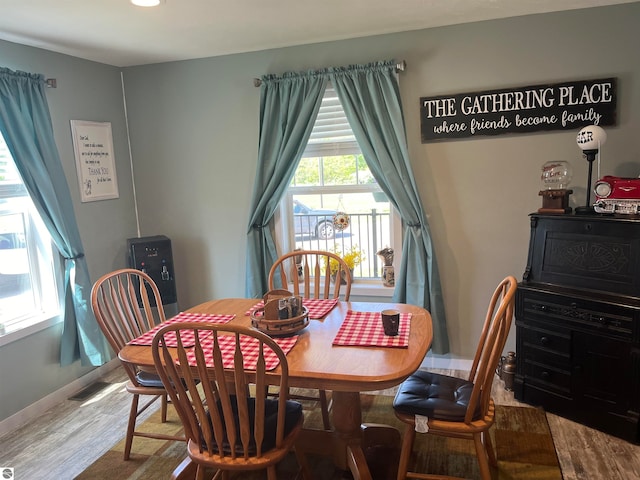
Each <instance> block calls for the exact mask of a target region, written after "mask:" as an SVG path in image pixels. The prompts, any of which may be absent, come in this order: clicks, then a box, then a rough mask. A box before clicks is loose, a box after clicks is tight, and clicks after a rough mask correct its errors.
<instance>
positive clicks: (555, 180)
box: [538, 160, 573, 213]
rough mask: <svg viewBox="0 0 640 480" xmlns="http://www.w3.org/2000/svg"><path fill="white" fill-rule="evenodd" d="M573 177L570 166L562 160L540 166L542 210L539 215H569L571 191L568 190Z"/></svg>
mask: <svg viewBox="0 0 640 480" xmlns="http://www.w3.org/2000/svg"><path fill="white" fill-rule="evenodd" d="M572 176H573V170H572V169H571V164H569V162H565V161H563V160H560V161H551V162H547V163H545V164H544V165H542V175H541V176H540V180H541V181H542V190H540V193H538V195H540V196H541V197H542V208H539V209H538V212H539V213H571V207H570V206H569V195H571V194H572V193H573V190H570V189H568V188H567V187H568V186H569V182H571V178H572Z"/></svg>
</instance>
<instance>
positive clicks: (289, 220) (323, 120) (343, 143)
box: [275, 84, 402, 297]
mask: <svg viewBox="0 0 640 480" xmlns="http://www.w3.org/2000/svg"><path fill="white" fill-rule="evenodd" d="M336 104H337V105H336ZM327 132H330V134H329V135H327ZM359 154H362V150H361V149H360V146H359V145H358V143H357V141H356V139H355V137H354V135H353V132H352V131H351V126H350V125H349V123H348V121H347V119H346V116H345V114H344V110H343V109H342V105H341V104H340V101H339V100H338V96H337V93H336V92H335V90H334V89H333V87H332V86H331V85H330V84H329V85H328V86H327V90H326V91H325V95H324V97H323V106H322V107H321V109H320V112H319V113H318V118H317V120H316V124H315V125H314V129H313V131H312V133H311V136H310V138H309V143H308V145H307V148H306V149H305V152H304V154H303V156H302V158H309V157H328V156H336V155H359ZM332 192H333V193H363V192H372V193H373V192H382V190H381V189H380V187H379V186H378V185H377V183H376V184H375V185H367V184H358V185H328V186H303V187H299V186H290V187H288V188H287V191H286V192H285V195H283V198H282V200H281V202H280V205H279V207H278V209H277V211H276V214H275V233H276V243H277V244H278V245H279V246H280V248H281V252H288V251H291V250H293V249H294V248H295V235H294V233H293V229H294V226H293V210H292V204H293V202H292V197H293V195H296V194H330V193H332ZM390 223H391V225H390V229H391V230H390V232H389V234H390V242H391V245H392V246H393V249H394V261H393V265H394V268H395V269H396V271H397V270H398V269H399V265H400V260H401V258H402V220H401V218H400V215H399V213H398V212H397V211H396V209H395V208H394V207H393V205H391V208H390ZM374 254H375V253H374ZM369 255H371V253H369ZM394 290H395V289H394V288H391V287H385V286H383V285H382V279H376V278H367V279H363V278H358V279H356V280H355V281H354V282H353V283H352V286H351V294H352V296H373V297H391V296H392V295H393V292H394Z"/></svg>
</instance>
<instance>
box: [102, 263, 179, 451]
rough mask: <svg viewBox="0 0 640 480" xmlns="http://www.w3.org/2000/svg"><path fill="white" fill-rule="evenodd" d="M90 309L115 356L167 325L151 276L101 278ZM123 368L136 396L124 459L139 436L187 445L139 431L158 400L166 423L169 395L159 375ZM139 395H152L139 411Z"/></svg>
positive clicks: (124, 273)
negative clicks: (138, 425)
mask: <svg viewBox="0 0 640 480" xmlns="http://www.w3.org/2000/svg"><path fill="white" fill-rule="evenodd" d="M139 302H141V303H139ZM152 304H155V305H157V308H155V309H154V308H152V306H151V305H152ZM91 307H92V309H93V313H94V315H95V317H96V320H97V321H98V325H99V326H100V329H101V330H102V333H103V334H104V336H105V337H106V338H107V341H108V342H109V345H111V348H112V349H113V351H114V352H116V353H118V352H120V350H121V349H122V348H123V347H124V346H125V345H126V344H127V342H129V341H131V340H133V339H134V338H136V337H138V336H140V335H142V334H143V333H145V332H147V331H149V330H151V329H152V328H153V327H155V326H156V324H157V323H160V322H164V321H165V314H164V310H163V309H162V299H161V297H160V292H159V290H158V287H157V285H156V284H155V282H154V281H153V279H152V278H151V277H150V276H149V275H147V274H146V273H143V272H141V271H139V270H135V269H132V268H123V269H120V270H116V271H114V272H111V273H108V274H106V275H103V276H102V277H100V278H99V279H98V280H97V281H96V282H95V283H94V285H93V288H92V290H91ZM154 310H156V312H155V315H154ZM122 366H123V367H124V369H125V371H126V372H127V375H128V377H129V381H128V382H127V384H126V389H127V391H128V392H129V393H132V394H133V398H132V400H131V409H130V412H129V422H128V425H127V435H126V439H125V447H124V459H125V460H129V456H130V454H131V445H132V443H133V437H136V436H137V437H147V438H156V439H159V440H181V441H185V437H184V436H171V435H165V434H161V433H153V432H140V431H137V430H136V419H137V418H138V416H139V415H140V414H141V413H142V412H144V411H145V410H146V409H147V408H149V407H150V406H151V405H152V404H153V403H154V402H155V401H156V400H158V398H160V399H161V402H162V403H161V415H162V422H163V423H164V422H166V421H167V391H166V390H165V388H164V386H163V385H162V381H161V380H160V377H158V376H157V375H155V374H153V373H149V372H144V371H141V370H139V369H138V368H137V367H136V366H135V365H132V364H129V363H124V362H123V363H122ZM140 395H150V396H151V397H152V398H151V399H150V400H149V401H148V402H147V403H145V404H144V405H143V406H142V407H141V408H140V409H138V405H139V401H140Z"/></svg>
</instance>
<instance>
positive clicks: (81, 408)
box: [0, 368, 640, 480]
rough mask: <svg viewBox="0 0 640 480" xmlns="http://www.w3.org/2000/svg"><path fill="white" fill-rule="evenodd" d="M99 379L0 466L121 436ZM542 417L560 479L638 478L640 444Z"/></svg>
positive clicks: (90, 452)
mask: <svg viewBox="0 0 640 480" xmlns="http://www.w3.org/2000/svg"><path fill="white" fill-rule="evenodd" d="M443 372H444V373H456V374H458V375H462V376H464V373H462V372H458V371H456V372H454V371H446V370H443ZM103 381H104V382H108V383H109V384H110V385H108V386H107V387H106V388H105V389H103V390H101V391H100V392H99V393H98V394H95V395H93V396H91V397H89V398H87V399H86V400H85V401H77V400H66V401H64V402H63V403H61V404H60V405H58V406H57V407H55V408H53V409H51V410H49V411H48V412H46V413H44V414H43V415H42V416H41V417H40V418H38V419H36V420H34V421H32V422H31V423H29V424H28V425H26V426H24V427H22V428H20V429H19V430H17V431H15V432H12V433H10V434H8V435H5V436H4V437H2V438H0V467H13V468H14V469H15V479H16V480H17V479H20V480H38V479H41V478H52V479H56V480H71V479H73V478H74V477H75V476H76V475H78V474H79V473H80V472H82V471H83V470H84V469H85V468H86V467H87V466H88V465H90V464H91V463H93V462H94V461H95V460H96V459H97V458H98V457H100V456H101V455H102V454H103V453H104V452H106V451H107V450H108V449H109V448H110V447H111V446H112V445H114V444H115V443H116V442H118V441H119V440H120V439H122V438H123V437H124V432H125V428H126V420H127V415H128V409H129V405H130V401H131V395H130V394H129V393H127V392H126V391H125V390H124V383H125V376H124V372H123V371H122V369H120V368H116V369H115V370H113V371H112V372H110V373H109V374H108V375H106V376H105V377H104V378H103ZM494 398H495V400H496V403H499V404H504V405H523V404H520V403H519V402H517V401H516V400H514V398H513V394H512V392H508V391H506V390H504V385H503V383H502V382H501V381H500V380H499V379H497V378H496V381H495V383H494ZM151 410H153V408H152V409H151ZM150 413H151V412H149V413H147V412H145V414H147V415H148V414H150ZM547 418H548V420H549V425H550V427H551V431H552V434H553V440H554V443H555V445H556V450H557V453H558V458H559V460H560V465H561V468H562V474H563V477H564V480H636V479H637V480H640V446H638V445H633V444H631V443H629V442H625V441H624V440H620V439H617V438H615V437H612V436H610V435H607V434H604V433H602V432H599V431H597V430H593V429H590V428H587V427H585V426H583V425H580V424H577V423H574V422H571V421H569V420H566V419H564V418H561V417H558V416H556V415H552V414H549V413H548V414H547Z"/></svg>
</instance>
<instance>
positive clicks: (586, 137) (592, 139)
mask: <svg viewBox="0 0 640 480" xmlns="http://www.w3.org/2000/svg"><path fill="white" fill-rule="evenodd" d="M606 141H607V132H605V131H604V129H603V128H602V127H599V126H597V125H588V126H586V127H584V128H583V129H582V130H580V131H579V132H578V136H577V138H576V142H577V143H578V146H579V147H580V149H581V150H600V147H601V146H602V145H604V144H605V142H606Z"/></svg>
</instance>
